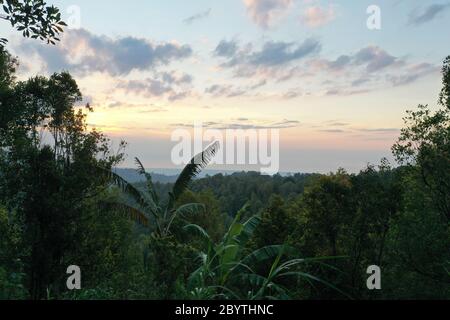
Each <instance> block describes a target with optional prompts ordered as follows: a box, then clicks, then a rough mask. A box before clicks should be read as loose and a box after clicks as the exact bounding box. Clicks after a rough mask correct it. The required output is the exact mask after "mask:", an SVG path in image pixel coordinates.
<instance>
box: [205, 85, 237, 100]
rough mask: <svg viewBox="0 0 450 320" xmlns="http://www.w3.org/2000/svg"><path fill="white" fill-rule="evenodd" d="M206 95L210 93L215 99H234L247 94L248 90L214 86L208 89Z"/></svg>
mask: <svg viewBox="0 0 450 320" xmlns="http://www.w3.org/2000/svg"><path fill="white" fill-rule="evenodd" d="M205 93H208V94H210V95H212V96H214V97H227V98H234V97H239V96H242V95H244V94H245V93H246V90H244V89H239V88H235V87H234V86H232V85H219V84H214V85H212V86H210V87H208V88H206V89H205Z"/></svg>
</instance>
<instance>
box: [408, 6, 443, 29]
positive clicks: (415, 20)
mask: <svg viewBox="0 0 450 320" xmlns="http://www.w3.org/2000/svg"><path fill="white" fill-rule="evenodd" d="M449 8H450V3H442V4H431V5H429V6H427V7H426V8H424V9H423V10H421V11H417V10H416V11H414V12H412V13H411V14H410V16H409V24H410V25H415V26H419V25H422V24H425V23H427V22H430V21H432V20H433V19H435V18H436V17H437V16H439V15H440V14H442V13H443V12H444V11H445V10H447V9H449Z"/></svg>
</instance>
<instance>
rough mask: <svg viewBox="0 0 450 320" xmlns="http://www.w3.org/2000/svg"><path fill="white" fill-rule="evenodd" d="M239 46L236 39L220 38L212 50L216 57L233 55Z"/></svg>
mask: <svg viewBox="0 0 450 320" xmlns="http://www.w3.org/2000/svg"><path fill="white" fill-rule="evenodd" d="M238 49H239V46H238V43H237V41H236V40H231V41H227V40H222V41H220V43H219V44H218V45H217V47H216V49H215V50H214V54H215V55H216V56H218V57H228V58H230V57H233V56H234V55H235V54H236V52H237V51H238Z"/></svg>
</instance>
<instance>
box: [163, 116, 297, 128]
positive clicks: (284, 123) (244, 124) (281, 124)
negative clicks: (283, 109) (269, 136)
mask: <svg viewBox="0 0 450 320" xmlns="http://www.w3.org/2000/svg"><path fill="white" fill-rule="evenodd" d="M202 125H203V127H205V128H208V129H216V130H239V129H240V130H252V129H254V130H260V129H288V128H295V127H298V126H299V125H300V122H299V121H296V120H287V119H284V120H281V121H273V122H267V121H250V120H249V119H246V118H242V121H241V120H238V121H237V122H227V121H222V122H216V121H210V122H203V123H202ZM171 126H172V127H185V128H193V127H194V124H191V123H174V124H171Z"/></svg>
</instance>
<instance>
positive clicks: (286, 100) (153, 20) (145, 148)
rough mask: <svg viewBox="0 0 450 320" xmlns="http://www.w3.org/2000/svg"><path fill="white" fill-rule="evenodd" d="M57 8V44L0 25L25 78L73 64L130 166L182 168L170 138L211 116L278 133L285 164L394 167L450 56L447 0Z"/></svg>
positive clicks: (99, 1) (216, 121) (178, 1)
mask: <svg viewBox="0 0 450 320" xmlns="http://www.w3.org/2000/svg"><path fill="white" fill-rule="evenodd" d="M48 2H49V3H51V4H54V5H55V6H57V7H58V8H60V10H61V12H62V15H63V19H64V20H65V21H66V22H68V23H69V26H70V28H69V29H68V30H66V31H65V32H64V34H63V36H62V39H61V43H58V44H57V45H56V46H49V45H46V44H43V43H40V42H39V41H36V40H30V39H23V38H21V36H20V34H19V33H17V32H15V31H14V30H12V29H11V28H10V27H9V25H8V24H7V23H5V22H1V23H0V33H1V34H5V35H6V36H7V38H8V39H10V42H9V44H8V50H10V51H11V52H13V53H14V54H15V55H17V56H18V57H19V60H20V62H21V65H20V68H19V78H21V79H26V78H28V77H30V76H33V75H36V74H41V75H49V74H51V73H53V72H61V71H62V70H65V71H69V72H70V73H71V74H72V75H73V76H74V78H75V79H76V80H77V82H78V85H79V87H80V89H81V91H82V93H83V95H84V102H89V103H90V104H91V106H92V107H94V109H95V112H93V113H91V114H89V115H88V123H89V126H90V127H91V128H92V127H95V128H98V129H99V130H101V131H102V132H104V133H106V134H107V135H108V136H110V137H111V138H112V140H113V146H117V145H118V143H119V141H120V140H121V139H123V140H125V141H127V142H128V147H127V149H126V153H127V159H126V160H125V162H124V163H123V164H122V165H121V166H123V167H133V158H134V157H136V156H137V157H139V158H140V159H141V161H142V162H143V163H144V165H145V166H146V167H148V168H172V167H175V166H174V164H173V163H172V161H171V150H172V148H173V147H174V145H175V144H176V143H175V142H173V141H171V134H172V132H173V131H174V130H175V129H177V128H190V127H192V125H193V124H194V123H195V122H199V121H201V122H202V123H203V124H204V126H205V127H206V128H212V129H220V130H224V129H227V128H234V129H235V128H243V129H246V128H253V129H277V130H279V132H280V170H281V171H290V172H329V171H335V170H337V169H338V168H340V167H342V168H345V169H347V170H348V171H350V172H357V171H358V170H360V169H363V168H364V167H365V166H366V165H367V164H368V163H372V164H377V163H379V161H380V159H381V158H382V157H387V158H388V159H390V160H391V161H392V162H393V160H392V156H391V152H390V148H391V146H392V144H393V143H394V142H395V140H396V138H397V137H398V136H399V134H400V128H402V126H403V120H402V118H403V117H404V116H405V111H406V110H408V109H412V108H415V107H416V106H417V105H418V104H429V105H430V106H435V105H436V101H437V97H438V94H439V91H440V85H441V75H440V67H441V65H442V61H443V60H444V58H445V57H446V56H448V55H450V41H449V40H450V35H449V33H448V30H450V1H445V0H441V1H419V0H403V1H402V0H398V1H397V0H384V1H383V0H379V1H377V0H370V1H365V0H358V1H350V0H344V1H318V0H317V1H316V0H226V1H223V0H209V1H206V0H196V1H186V0H166V1H143V0H129V1H126V2H124V1H115V0H96V1H87V0H70V1H64V0H59V1H50V0H49V1H48ZM373 6H376V8H378V9H379V16H374V14H377V12H376V11H370V10H369V12H368V8H369V9H370V8H372V9H373V8H374V7H373ZM374 17H375V19H376V20H373V18H374ZM378 17H380V19H379V20H378V19H377V18H378ZM368 20H370V21H371V22H374V21H375V22H379V25H377V24H375V25H374V24H372V26H379V28H375V29H374V28H373V27H372V28H369V27H368V24H367V21H368ZM233 168H234V167H233V166H228V167H222V169H233Z"/></svg>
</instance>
